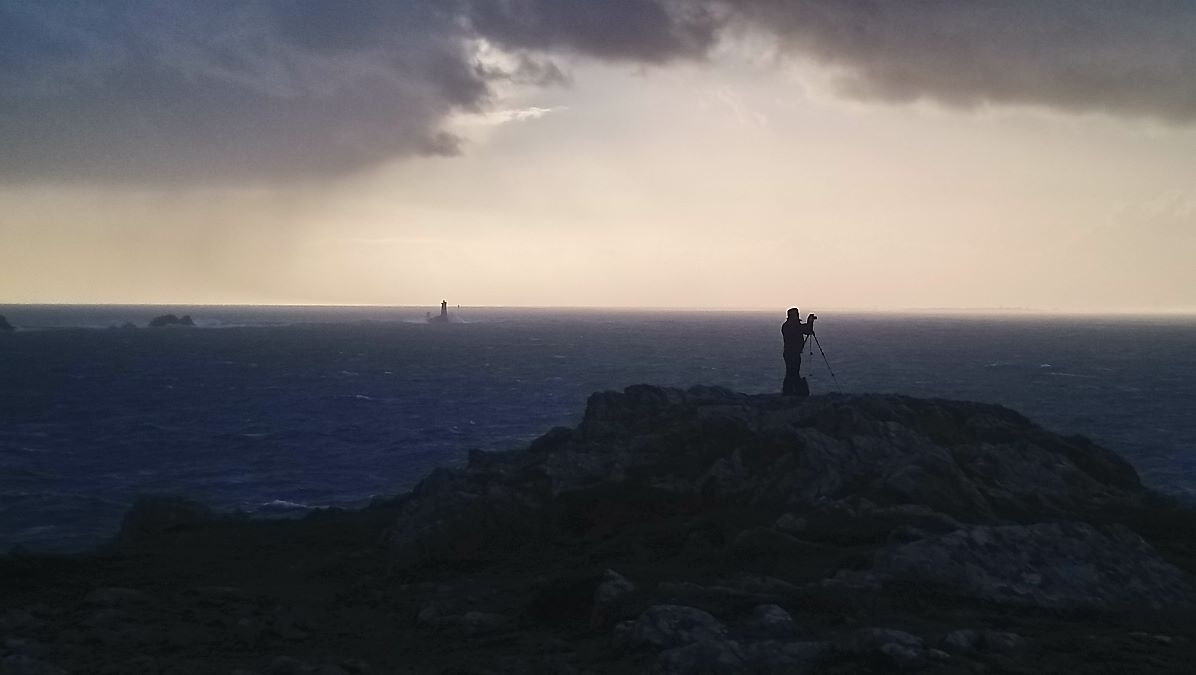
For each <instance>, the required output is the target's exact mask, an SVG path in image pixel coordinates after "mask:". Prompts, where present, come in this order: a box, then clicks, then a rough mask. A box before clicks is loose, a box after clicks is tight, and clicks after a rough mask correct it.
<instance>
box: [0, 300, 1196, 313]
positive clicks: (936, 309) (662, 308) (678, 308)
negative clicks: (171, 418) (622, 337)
mask: <svg viewBox="0 0 1196 675" xmlns="http://www.w3.org/2000/svg"><path fill="white" fill-rule="evenodd" d="M789 306H792V305H789ZM812 306H814V307H815V308H816V309H814V312H815V313H817V312H820V311H822V312H825V311H834V312H854V313H866V314H895V313H901V312H913V313H927V314H929V313H973V314H984V313H990V314H1059V315H1085V316H1093V315H1120V316H1126V315H1139V316H1177V315H1178V316H1184V315H1196V308H1176V307H1166V308H1132V307H1130V308H1127V307H1118V308H1103V309H1099V310H1098V309H1074V308H1060V307H1008V306H991V307H985V306H980V307H943V306H929V307H919V306H907V307H860V306H851V305H842V306H836V305H826V306H821V307H822V308H821V309H819V308H818V307H820V306H818V305H812ZM0 307H243V308H253V307H262V308H325V309H329V308H346V309H347V308H377V309H416V308H431V309H439V307H440V303H439V302H437V303H434V304H427V305H425V304H382V303H306V302H291V303H288V302H275V303H247V302H177V303H161V302H0ZM450 307H457V308H460V309H482V310H488V309H489V310H496V309H525V310H588V311H656V312H670V311H672V312H773V311H782V312H783V311H784V310H785V309H787V307H782V306H781V305H775V306H700V305H464V304H458V305H452V304H450Z"/></svg>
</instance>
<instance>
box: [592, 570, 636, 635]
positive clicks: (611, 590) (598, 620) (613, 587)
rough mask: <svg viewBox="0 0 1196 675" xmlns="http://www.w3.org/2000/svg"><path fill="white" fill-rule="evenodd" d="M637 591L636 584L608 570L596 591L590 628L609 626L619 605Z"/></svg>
mask: <svg viewBox="0 0 1196 675" xmlns="http://www.w3.org/2000/svg"><path fill="white" fill-rule="evenodd" d="M634 590H635V584H633V583H631V580H630V579H628V578H627V577H625V576H623V575H622V574H619V573H618V572H616V571H614V570H606V573H605V574H604V575H603V577H602V582H601V583H599V584H598V588H596V589H594V609H593V611H592V612H591V614H590V626H591V627H594V628H599V627H601V626H605V625H608V624H609V623H610V621H611V617H612V616H614V614H615V610H616V609H617V608H618V606H619V604H620V603H621V602H622V601H623V600H624V598H626V597H627V595H628V594H630V593H631V592H632V591H634Z"/></svg>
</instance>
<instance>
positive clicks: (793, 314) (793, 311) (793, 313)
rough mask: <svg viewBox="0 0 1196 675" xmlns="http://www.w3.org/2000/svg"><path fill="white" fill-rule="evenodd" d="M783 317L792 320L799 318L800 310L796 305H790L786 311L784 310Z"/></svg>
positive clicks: (798, 319)
mask: <svg viewBox="0 0 1196 675" xmlns="http://www.w3.org/2000/svg"><path fill="white" fill-rule="evenodd" d="M785 318H787V319H793V320H794V321H800V320H801V312H799V311H798V309H797V308H796V307H790V308H789V311H788V312H785Z"/></svg>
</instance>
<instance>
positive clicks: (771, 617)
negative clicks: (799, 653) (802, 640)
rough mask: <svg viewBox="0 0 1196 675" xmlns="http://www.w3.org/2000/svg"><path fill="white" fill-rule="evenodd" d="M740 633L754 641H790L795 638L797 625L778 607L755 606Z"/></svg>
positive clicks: (787, 613)
mask: <svg viewBox="0 0 1196 675" xmlns="http://www.w3.org/2000/svg"><path fill="white" fill-rule="evenodd" d="M742 633H743V634H744V635H745V636H748V637H751V638H752V639H755V640H792V639H793V638H795V637H797V624H795V623H794V622H793V617H792V616H790V615H789V612H786V611H785V609H784V608H783V607H781V606H780V605H757V606H756V607H755V608H754V609H752V614H751V617H749V619H748V620H747V622H746V624H745V626H744V627H743V630H742Z"/></svg>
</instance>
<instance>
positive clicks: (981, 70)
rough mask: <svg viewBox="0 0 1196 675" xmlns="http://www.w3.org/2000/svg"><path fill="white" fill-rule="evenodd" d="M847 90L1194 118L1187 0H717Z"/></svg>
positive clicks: (1192, 36)
mask: <svg viewBox="0 0 1196 675" xmlns="http://www.w3.org/2000/svg"><path fill="white" fill-rule="evenodd" d="M718 4H720V5H722V6H723V7H725V8H727V10H728V11H729V12H731V13H732V14H733V15H735V16H736V17H737V18H738V19H739V20H740V21H742V22H744V23H748V24H750V25H753V26H755V27H757V28H760V29H763V30H765V31H767V32H769V33H772V34H775V35H777V36H778V37H779V38H780V39H781V40H782V43H783V44H784V45H785V46H786V47H787V48H789V49H791V50H792V51H793V52H795V53H798V54H800V55H802V56H812V57H814V58H817V59H820V60H822V61H823V62H825V63H827V64H830V65H833V66H837V67H839V68H841V69H842V70H843V71H844V73H843V77H842V79H841V80H840V85H841V93H845V94H848V95H851V96H855V97H859V98H865V99H878V100H889V101H911V100H916V99H932V100H937V101H939V102H942V103H946V104H949V105H958V106H969V107H970V106H975V105H979V104H986V103H1004V104H1029V105H1038V106H1047V107H1052V108H1057V109H1062V110H1070V111H1101V112H1107V113H1111V114H1114V115H1127V116H1144V117H1153V118H1157V119H1163V120H1168V121H1173V122H1191V121H1193V120H1196V75H1194V73H1196V2H1191V1H1190V0H992V1H989V0H910V1H901V2H891V1H889V0H718Z"/></svg>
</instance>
